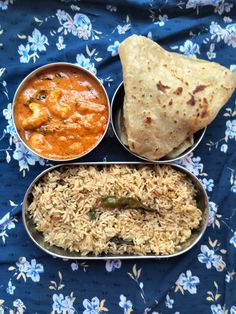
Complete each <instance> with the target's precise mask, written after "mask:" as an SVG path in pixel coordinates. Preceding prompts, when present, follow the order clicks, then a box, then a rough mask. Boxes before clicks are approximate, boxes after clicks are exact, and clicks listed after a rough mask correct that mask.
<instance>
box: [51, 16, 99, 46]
mask: <svg viewBox="0 0 236 314" xmlns="http://www.w3.org/2000/svg"><path fill="white" fill-rule="evenodd" d="M56 16H57V18H58V21H59V23H60V25H61V26H60V27H59V28H58V30H57V31H58V33H63V34H64V35H67V34H72V35H74V36H77V37H78V38H81V39H83V40H88V39H89V38H90V37H91V36H92V39H99V35H100V34H101V32H99V31H96V30H93V29H92V23H91V21H90V19H89V17H88V16H87V15H85V14H82V13H76V14H75V15H74V17H72V16H70V14H69V13H67V12H66V11H64V10H57V13H56Z"/></svg>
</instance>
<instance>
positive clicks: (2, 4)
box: [0, 0, 15, 11]
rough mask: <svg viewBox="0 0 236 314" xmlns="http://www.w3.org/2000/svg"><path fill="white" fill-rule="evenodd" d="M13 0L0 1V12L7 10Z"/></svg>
mask: <svg viewBox="0 0 236 314" xmlns="http://www.w3.org/2000/svg"><path fill="white" fill-rule="evenodd" d="M14 1H15V0H0V10H3V11H4V10H7V9H8V5H9V4H13V3H14Z"/></svg>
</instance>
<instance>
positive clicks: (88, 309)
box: [83, 297, 108, 314]
mask: <svg viewBox="0 0 236 314" xmlns="http://www.w3.org/2000/svg"><path fill="white" fill-rule="evenodd" d="M104 304H105V300H101V301H100V300H99V298H98V297H93V298H92V300H91V301H89V300H88V299H84V301H83V306H84V308H85V310H84V311H83V314H100V313H102V312H103V311H105V312H107V311H108V309H107V308H106V307H104Z"/></svg>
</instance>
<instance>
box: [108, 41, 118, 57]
mask: <svg viewBox="0 0 236 314" xmlns="http://www.w3.org/2000/svg"><path fill="white" fill-rule="evenodd" d="M119 47H120V42H119V41H118V40H116V41H115V42H114V44H113V45H110V46H108V47H107V51H109V52H111V55H112V57H115V56H117V55H118V49H119Z"/></svg>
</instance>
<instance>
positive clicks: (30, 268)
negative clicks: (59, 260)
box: [26, 259, 44, 282]
mask: <svg viewBox="0 0 236 314" xmlns="http://www.w3.org/2000/svg"><path fill="white" fill-rule="evenodd" d="M43 272H44V267H43V265H41V264H37V263H36V260H35V259H32V260H31V262H30V263H28V265H27V269H26V277H29V278H31V279H32V281H34V282H39V281H40V274H41V273H43Z"/></svg>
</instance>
